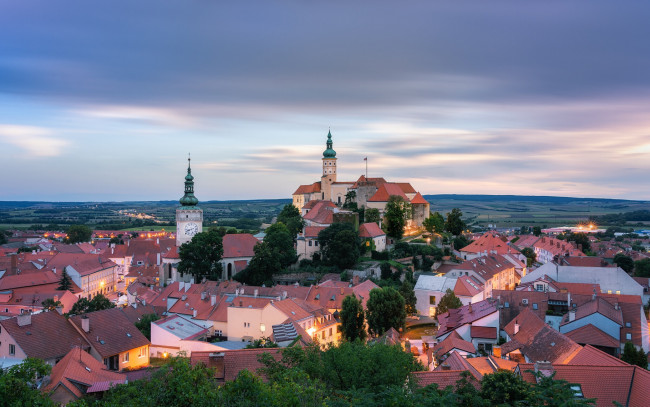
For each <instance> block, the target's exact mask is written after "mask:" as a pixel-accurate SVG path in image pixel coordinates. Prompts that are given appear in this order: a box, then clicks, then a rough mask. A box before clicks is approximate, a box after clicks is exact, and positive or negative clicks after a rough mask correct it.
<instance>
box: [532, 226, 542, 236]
mask: <svg viewBox="0 0 650 407" xmlns="http://www.w3.org/2000/svg"><path fill="white" fill-rule="evenodd" d="M541 234H542V228H541V227H539V226H533V235H535V236H539V235H541Z"/></svg>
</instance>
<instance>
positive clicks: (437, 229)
mask: <svg viewBox="0 0 650 407" xmlns="http://www.w3.org/2000/svg"><path fill="white" fill-rule="evenodd" d="M422 226H424V228H425V229H426V230H427V232H429V233H438V234H439V233H442V232H444V231H445V218H443V217H442V215H441V214H440V212H437V211H436V212H434V213H432V214H430V215H429V217H428V218H426V219H425V220H424V221H423V222H422Z"/></svg>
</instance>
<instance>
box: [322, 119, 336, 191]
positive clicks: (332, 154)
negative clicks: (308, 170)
mask: <svg viewBox="0 0 650 407" xmlns="http://www.w3.org/2000/svg"><path fill="white" fill-rule="evenodd" d="M326 146H327V149H326V150H325V151H323V176H322V177H321V179H320V188H321V192H322V199H324V200H327V201H331V200H332V183H334V182H336V151H334V149H333V148H332V132H331V131H328V132H327V144H326Z"/></svg>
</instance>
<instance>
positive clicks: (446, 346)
mask: <svg viewBox="0 0 650 407" xmlns="http://www.w3.org/2000/svg"><path fill="white" fill-rule="evenodd" d="M454 349H458V350H462V351H465V352H467V353H471V354H474V353H476V348H475V347H474V345H472V343H471V342H467V341H466V340H464V339H463V338H461V336H460V335H459V334H458V332H456V331H453V332H452V333H451V334H449V335H448V336H447V337H446V338H445V339H444V340H443V341H441V342H440V343H439V344H437V345H436V346H434V347H433V354H434V355H436V357H442V356H443V355H444V354H446V353H449V352H451V351H452V350H454Z"/></svg>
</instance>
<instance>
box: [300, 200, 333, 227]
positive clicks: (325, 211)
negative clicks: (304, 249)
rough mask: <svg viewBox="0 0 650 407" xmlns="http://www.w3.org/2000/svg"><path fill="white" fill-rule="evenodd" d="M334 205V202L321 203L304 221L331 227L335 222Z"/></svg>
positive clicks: (315, 206) (304, 217)
mask: <svg viewBox="0 0 650 407" xmlns="http://www.w3.org/2000/svg"><path fill="white" fill-rule="evenodd" d="M335 206H336V205H334V204H333V203H332V202H329V201H328V202H325V201H319V202H318V203H317V204H316V205H314V207H313V209H312V210H310V211H309V212H308V213H307V214H306V215H305V216H303V219H304V220H306V221H311V222H313V223H317V224H320V225H331V224H332V223H333V222H334V208H335Z"/></svg>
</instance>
